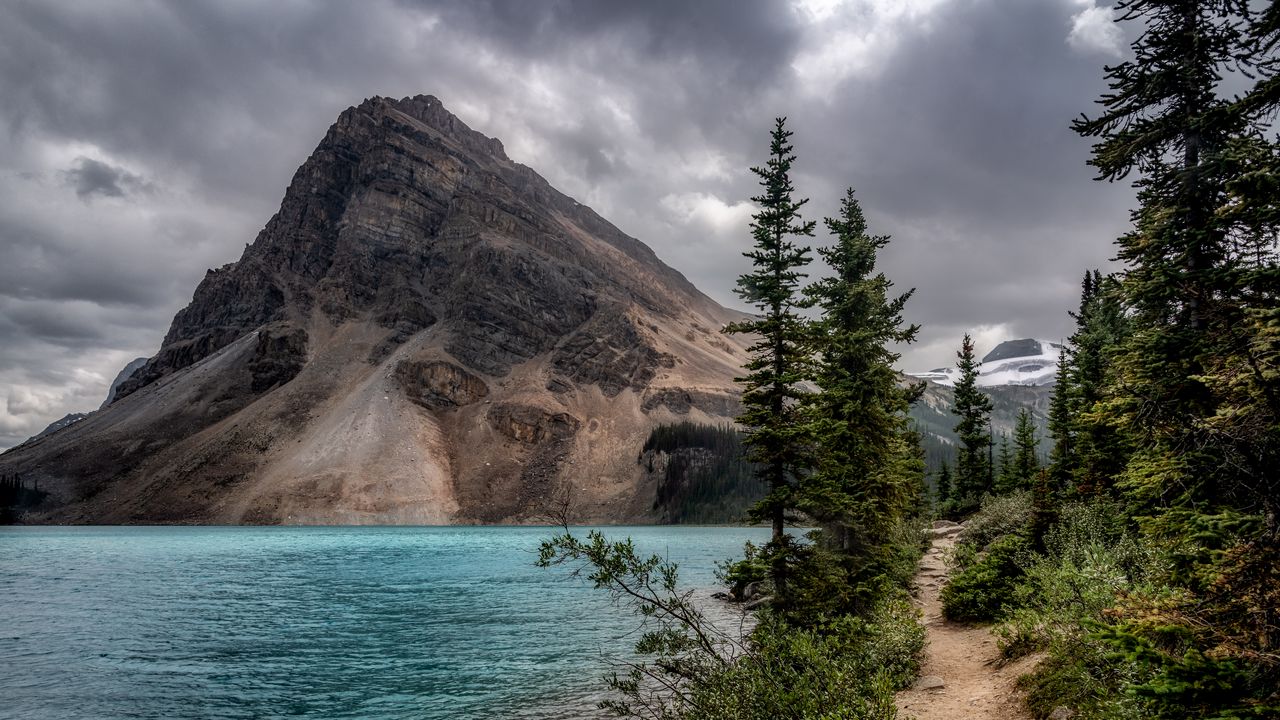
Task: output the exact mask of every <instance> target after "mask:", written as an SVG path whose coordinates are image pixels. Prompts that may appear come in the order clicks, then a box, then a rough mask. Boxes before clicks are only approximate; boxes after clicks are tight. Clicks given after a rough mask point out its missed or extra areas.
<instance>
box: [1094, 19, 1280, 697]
mask: <svg viewBox="0 0 1280 720" xmlns="http://www.w3.org/2000/svg"><path fill="white" fill-rule="evenodd" d="M1251 5H1252V3H1249V2H1247V1H1246V0H1125V1H1124V2H1120V3H1118V4H1117V8H1118V9H1119V11H1120V12H1119V14H1120V19H1121V20H1122V21H1140V22H1141V25H1142V27H1141V30H1142V32H1141V34H1140V35H1138V36H1137V39H1136V40H1135V41H1134V43H1133V57H1132V59H1131V60H1127V61H1125V62H1123V63H1120V64H1119V65H1116V66H1114V67H1109V68H1107V75H1108V78H1109V80H1110V85H1111V92H1110V93H1108V94H1106V95H1104V96H1103V98H1102V99H1101V101H1100V102H1101V104H1102V105H1103V111H1102V113H1101V114H1100V115H1099V116H1098V117H1096V118H1092V119H1090V118H1082V119H1081V120H1079V121H1077V122H1076V123H1075V128H1076V130H1077V131H1079V132H1081V133H1082V134H1084V135H1087V136H1092V137H1097V138H1099V140H1098V142H1097V144H1095V145H1094V155H1093V159H1092V160H1091V161H1090V162H1091V164H1092V165H1094V166H1095V167H1096V168H1097V169H1098V170H1099V176H1100V179H1104V180H1118V179H1121V178H1123V177H1125V176H1126V175H1128V174H1129V173H1130V172H1133V171H1135V170H1136V171H1137V172H1138V173H1139V179H1138V180H1137V181H1136V182H1135V185H1136V187H1137V188H1138V200H1139V203H1140V205H1139V208H1138V209H1137V210H1136V211H1135V212H1134V214H1133V220H1134V229H1133V231H1131V232H1130V233H1128V234H1126V235H1125V236H1123V237H1121V238H1120V239H1119V240H1118V241H1117V244H1118V246H1119V253H1118V255H1119V258H1120V259H1121V260H1123V261H1124V263H1125V268H1124V271H1123V273H1122V274H1121V279H1120V295H1121V297H1122V298H1123V302H1124V308H1125V310H1126V311H1127V316H1128V321H1129V322H1131V323H1132V331H1131V332H1130V333H1128V335H1127V337H1126V339H1125V340H1124V342H1123V343H1122V345H1121V347H1120V349H1119V350H1118V351H1117V352H1116V353H1115V354H1114V356H1113V361H1112V362H1111V364H1110V368H1109V373H1111V374H1112V375H1111V378H1110V380H1109V381H1108V382H1107V392H1105V393H1104V397H1103V400H1102V402H1100V403H1098V404H1096V405H1095V411H1096V413H1097V414H1098V415H1099V417H1100V419H1101V420H1103V421H1104V422H1106V423H1109V424H1112V425H1115V426H1117V427H1120V428H1122V429H1123V431H1124V433H1125V434H1126V435H1127V436H1128V440H1129V441H1130V442H1131V443H1132V447H1133V451H1132V452H1131V453H1130V454H1129V457H1128V460H1127V462H1126V463H1125V467H1124V471H1123V474H1122V489H1123V490H1125V491H1126V492H1127V493H1128V497H1129V500H1130V503H1131V504H1132V505H1133V508H1134V511H1135V515H1137V516H1138V517H1139V518H1141V519H1142V521H1143V522H1142V524H1143V527H1144V529H1145V530H1146V531H1148V532H1149V533H1151V534H1153V535H1154V536H1155V537H1156V538H1158V539H1159V540H1162V541H1163V542H1164V543H1165V547H1167V548H1169V549H1170V550H1171V557H1172V558H1173V560H1174V568H1173V573H1172V574H1171V577H1172V578H1173V579H1174V580H1175V581H1176V582H1178V583H1179V584H1181V585H1183V593H1182V594H1181V596H1180V597H1178V599H1175V600H1173V601H1172V602H1169V601H1162V602H1158V603H1153V604H1152V605H1153V606H1152V607H1147V608H1143V607H1141V606H1137V607H1135V608H1133V609H1131V610H1130V612H1132V613H1133V615H1132V616H1131V617H1134V618H1137V619H1136V620H1134V621H1132V622H1125V621H1124V620H1123V619H1120V620H1118V621H1117V622H1116V624H1115V625H1113V626H1111V627H1110V628H1108V630H1107V632H1106V633H1104V635H1103V636H1104V637H1106V638H1108V640H1109V642H1112V643H1113V644H1114V646H1116V647H1117V648H1118V649H1121V650H1123V651H1124V652H1125V653H1126V654H1127V655H1128V657H1129V659H1130V660H1132V661H1135V662H1136V663H1138V665H1139V666H1140V667H1141V668H1142V671H1143V673H1144V675H1145V676H1146V678H1147V679H1146V680H1145V681H1144V682H1142V683H1141V684H1138V685H1136V686H1134V687H1132V688H1130V692H1131V694H1132V695H1133V696H1134V697H1137V698H1141V699H1143V700H1144V701H1146V703H1147V707H1148V708H1149V709H1150V710H1152V711H1153V712H1152V713H1151V714H1152V716H1153V717H1162V718H1164V717H1169V718H1172V717H1179V718H1181V717H1190V716H1196V717H1199V716H1204V717H1208V716H1210V714H1212V716H1213V717H1264V716H1268V710H1270V712H1274V708H1275V705H1274V703H1275V699H1276V696H1275V688H1276V687H1277V686H1280V661H1277V660H1276V657H1275V648H1276V647H1277V646H1280V611H1277V610H1276V604H1275V602H1274V592H1275V587H1276V580H1275V579H1276V577H1277V574H1278V572H1277V568H1280V531H1278V529H1277V519H1276V514H1277V511H1276V502H1277V501H1276V496H1277V492H1280V486H1278V484H1277V473H1276V471H1275V468H1276V466H1277V462H1280V456H1278V453H1280V450H1278V449H1277V448H1278V446H1280V432H1278V431H1277V417H1280V406H1278V405H1277V398H1278V397H1280V392H1278V391H1280V385H1278V383H1280V372H1278V371H1276V369H1275V368H1276V367H1277V365H1276V363H1277V360H1280V331H1276V327H1277V325H1278V324H1280V311H1277V310H1276V308H1277V304H1278V300H1280V299H1278V298H1277V291H1278V289H1280V271H1278V269H1277V262H1276V230H1277V228H1278V227H1280V222H1277V220H1278V219H1280V216H1278V215H1277V213H1276V210H1277V208H1278V207H1280V202H1277V200H1276V197H1277V188H1280V173H1276V172H1275V169H1276V167H1277V166H1278V164H1277V162H1276V153H1275V149H1274V147H1273V146H1272V145H1271V144H1270V143H1267V142H1266V141H1265V140H1263V139H1262V135H1261V130H1260V125H1259V123H1260V122H1261V121H1262V120H1264V118H1265V119H1271V118H1267V117H1266V116H1267V115H1268V114H1269V113H1272V112H1274V111H1275V110H1276V109H1277V107H1280V95H1278V94H1277V88H1276V84H1275V70H1276V67H1274V66H1273V65H1271V60H1270V58H1268V57H1261V56H1259V53H1264V54H1265V53H1268V52H1272V51H1273V50H1274V48H1275V44H1276V39H1277V38H1278V37H1280V36H1278V35H1277V31H1278V30H1280V11H1277V10H1276V9H1275V7H1276V4H1275V3H1272V4H1271V7H1270V9H1266V10H1265V11H1263V12H1262V13H1261V14H1260V15H1257V16H1254V17H1255V18H1256V19H1255V22H1254V25H1253V26H1252V27H1251V28H1249V26H1248V25H1247V24H1246V22H1245V21H1246V20H1248V19H1249V18H1250V16H1251V8H1250V6H1251ZM1246 28H1248V29H1249V32H1250V34H1249V35H1246V34H1245V29H1246ZM1241 68H1243V69H1244V71H1245V74H1246V75H1254V76H1256V77H1258V79H1259V83H1258V85H1257V87H1255V88H1254V90H1253V91H1252V92H1250V93H1248V94H1247V95H1246V96H1245V97H1244V98H1241V99H1235V98H1227V97H1225V96H1223V95H1222V94H1221V88H1222V85H1223V82H1222V79H1223V75H1224V73H1226V72H1233V71H1235V70H1237V69H1241ZM1259 520H1260V521H1261V522H1259ZM1259 529H1261V532H1259ZM1153 615H1156V616H1162V617H1161V619H1160V620H1159V621H1158V622H1157V623H1155V624H1151V623H1149V622H1148V623H1144V622H1143V620H1142V618H1144V617H1150V616H1153ZM1204 628H1212V632H1210V633H1204V632H1203V629H1204ZM1171 638H1180V641H1178V642H1173V643H1170V639H1171ZM1210 686H1212V687H1213V690H1212V691H1210V692H1207V691H1206V688H1208V687H1210ZM1264 706H1265V707H1264Z"/></svg>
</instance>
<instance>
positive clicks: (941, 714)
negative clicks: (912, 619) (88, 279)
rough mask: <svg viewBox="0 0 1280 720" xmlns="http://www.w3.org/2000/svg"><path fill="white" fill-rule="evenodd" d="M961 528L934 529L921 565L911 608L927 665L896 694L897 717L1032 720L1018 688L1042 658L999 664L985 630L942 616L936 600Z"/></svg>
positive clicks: (987, 629) (993, 639) (939, 602)
mask: <svg viewBox="0 0 1280 720" xmlns="http://www.w3.org/2000/svg"><path fill="white" fill-rule="evenodd" d="M935 525H944V523H937V524H935ZM962 529H963V528H962V527H961V526H960V525H954V526H952V525H946V526H945V527H935V529H934V530H933V533H934V541H933V545H932V546H930V548H929V551H928V552H927V553H925V555H924V558H922V559H921V560H920V569H919V571H918V572H917V573H916V585H917V586H918V588H919V592H918V593H917V595H916V598H915V604H916V607H919V608H920V610H921V612H922V613H923V618H922V620H923V622H924V625H925V631H926V637H925V660H924V664H923V666H922V668H921V671H920V679H919V680H918V681H917V682H916V685H915V686H914V687H913V688H911V689H909V690H903V691H902V692H900V693H898V698H897V706H898V712H899V713H900V714H901V717H903V718H906V717H914V718H916V719H917V720H961V719H964V720H1031V713H1030V712H1029V711H1028V710H1027V709H1026V707H1025V706H1024V705H1023V702H1022V696H1021V694H1020V693H1019V691H1018V689H1017V686H1016V683H1017V679H1018V676H1019V675H1022V674H1024V673H1027V672H1029V671H1030V670H1031V669H1032V668H1033V667H1034V666H1035V664H1036V662H1038V661H1039V659H1040V657H1041V656H1040V655H1038V654H1036V655H1030V656H1027V657H1023V658H1019V659H1018V660H1016V661H1014V662H1010V663H1007V664H1003V665H1002V664H1001V660H1002V658H1001V656H1000V649H999V648H998V647H997V646H996V639H995V637H994V636H993V635H992V634H991V630H990V629H989V628H988V627H985V626H981V625H969V624H966V623H959V622H953V621H951V620H947V619H946V618H944V617H943V616H942V599H941V597H940V595H941V592H942V587H943V586H944V585H945V584H946V581H947V568H946V564H945V563H944V561H943V558H944V554H945V553H946V552H947V551H948V550H950V549H951V548H952V547H954V546H955V543H956V535H958V534H959V532H960V531H961V530H962Z"/></svg>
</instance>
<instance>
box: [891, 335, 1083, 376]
mask: <svg viewBox="0 0 1280 720" xmlns="http://www.w3.org/2000/svg"><path fill="white" fill-rule="evenodd" d="M1061 350H1062V344H1061V343H1056V342H1053V341H1051V340H1033V339H1031V338H1024V339H1022V340H1006V341H1004V342H1002V343H1000V344H999V345H997V346H996V347H995V349H994V350H992V351H991V352H989V353H987V354H986V355H985V356H984V357H983V358H982V364H981V365H979V366H978V387H1003V386H1009V385H1023V386H1033V387H1039V386H1044V385H1052V384H1053V383H1054V379H1055V378H1056V376H1057V374H1058V353H1059V352H1061ZM909 374H910V375H911V376H912V377H917V378H920V379H922V380H929V381H931V382H934V383H937V384H938V385H943V386H945V387H954V386H955V383H956V380H958V379H959V377H960V373H959V371H958V370H956V368H955V367H954V366H953V367H945V368H938V369H936V370H930V371H928V372H917V373H909Z"/></svg>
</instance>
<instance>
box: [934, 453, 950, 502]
mask: <svg viewBox="0 0 1280 720" xmlns="http://www.w3.org/2000/svg"><path fill="white" fill-rule="evenodd" d="M935 492H936V495H937V498H938V502H939V503H945V502H947V501H948V500H950V499H951V465H950V464H949V463H948V462H947V461H946V460H943V461H942V467H941V468H939V469H938V479H937V488H936V490H935Z"/></svg>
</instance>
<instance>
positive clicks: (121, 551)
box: [0, 527, 768, 720]
mask: <svg viewBox="0 0 1280 720" xmlns="http://www.w3.org/2000/svg"><path fill="white" fill-rule="evenodd" d="M606 532H607V534H608V535H609V536H610V537H614V536H618V537H621V536H626V535H630V536H631V537H633V538H634V539H635V541H636V544H637V546H639V547H640V548H641V549H642V550H645V551H648V552H658V553H662V554H666V555H668V556H669V557H671V558H672V559H674V560H677V561H678V562H679V563H680V566H681V578H682V580H683V581H684V583H685V584H686V585H689V586H692V587H698V588H705V592H706V593H707V594H709V593H710V592H711V590H712V589H713V586H714V568H715V562H716V561H718V560H723V559H725V558H728V557H730V556H737V555H739V554H740V553H741V549H742V543H743V542H744V541H745V540H748V539H750V540H753V541H756V542H763V541H764V540H766V539H767V534H768V530H767V529H759V528H705V527H631V528H623V527H619V528H608V529H606ZM550 534H551V530H549V529H546V528H525V527H483V528H477V527H432V528H403V527H397V528H363V527H362V528H298V527H289V528H230V527H228V528H192V527H125V528H114V527H113V528H83V527H73V528H39V527H13V528H0V718H5V719H8V718H15V719H17V718H21V719H22V720H45V719H50V720H52V719H55V718H56V719H58V720H61V719H64V718H65V719H77V720H78V719H81V718H84V719H86V720H88V719H93V720H98V719H99V718H166V719H169V718H276V717H312V718H370V719H375V718H378V719H380V718H397V719H399V718H415V719H435V718H455V719H456V718H464V719H465V718H477V719H479V718H486V719H488V718H540V719H541V718H546V719H548V720H550V719H556V718H586V717H596V716H597V715H598V713H597V712H596V711H594V709H593V706H594V703H595V701H596V700H598V699H599V698H600V696H601V695H600V693H601V692H602V683H601V680H600V678H601V676H602V675H603V674H604V673H605V672H607V670H608V663H607V659H606V656H616V655H619V654H625V653H626V652H627V651H628V650H629V648H630V645H631V644H632V643H633V642H634V640H635V634H636V633H635V631H636V621H635V619H634V618H633V617H632V616H631V615H630V614H629V612H628V611H626V610H625V609H622V608H616V607H614V606H613V605H612V604H611V603H610V602H609V600H608V599H607V597H606V594H605V593H604V592H603V591H598V590H593V589H592V588H591V587H590V586H589V585H587V584H586V582H585V581H583V580H580V579H575V578H571V577H569V576H568V574H567V573H566V572H565V571H564V570H563V569H551V570H540V569H538V568H535V567H533V562H534V560H535V558H536V550H537V546H538V542H539V540H541V539H543V538H545V537H548V536H549V535H550Z"/></svg>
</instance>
